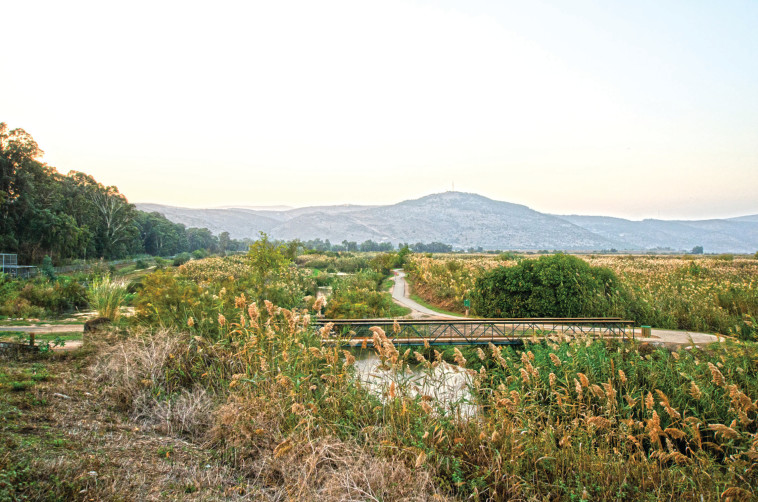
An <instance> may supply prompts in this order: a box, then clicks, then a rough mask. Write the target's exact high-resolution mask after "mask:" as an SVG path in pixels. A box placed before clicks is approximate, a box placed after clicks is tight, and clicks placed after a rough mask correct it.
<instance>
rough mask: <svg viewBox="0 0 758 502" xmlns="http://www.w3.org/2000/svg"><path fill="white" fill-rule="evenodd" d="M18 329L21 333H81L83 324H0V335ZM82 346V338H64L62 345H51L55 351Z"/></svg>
mask: <svg viewBox="0 0 758 502" xmlns="http://www.w3.org/2000/svg"><path fill="white" fill-rule="evenodd" d="M4 331H5V332H8V331H16V332H18V331H20V332H22V333H34V334H38V333H61V334H63V333H83V332H84V324H35V325H34V326H0V337H2V336H3V335H2V334H3V332H4ZM81 346H82V340H66V341H65V342H64V344H63V345H62V346H58V347H53V350H55V351H69V350H76V349H78V348H79V347H81Z"/></svg>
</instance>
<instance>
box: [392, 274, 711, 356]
mask: <svg viewBox="0 0 758 502" xmlns="http://www.w3.org/2000/svg"><path fill="white" fill-rule="evenodd" d="M393 272H394V276H393V278H392V279H393V280H394V281H395V285H394V287H393V288H392V299H393V300H394V301H395V303H397V304H399V305H402V306H403V307H408V308H409V309H411V317H412V318H413V319H425V318H431V317H434V318H438V319H466V318H465V317H457V316H451V315H447V314H440V313H439V312H435V311H433V310H431V309H428V308H426V307H424V306H423V305H420V304H419V303H417V302H414V301H413V300H411V299H410V298H409V295H410V288H409V287H408V286H407V284H408V283H407V282H406V281H405V272H404V271H403V270H402V269H396V270H393ZM641 334H642V330H641V329H640V328H634V335H635V339H636V340H637V341H638V342H643V343H649V344H651V345H690V344H692V343H694V344H696V345H706V344H709V343H714V342H720V341H722V340H724V338H725V337H723V336H721V337H719V336H717V335H712V334H710V333H698V332H696V331H678V330H673V329H658V328H653V329H652V331H651V335H652V336H650V337H646V338H642V337H641V336H640V335H641Z"/></svg>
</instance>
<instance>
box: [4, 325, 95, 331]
mask: <svg viewBox="0 0 758 502" xmlns="http://www.w3.org/2000/svg"><path fill="white" fill-rule="evenodd" d="M2 331H21V332H22V333H83V332H84V324H35V325H33V326H0V332H2Z"/></svg>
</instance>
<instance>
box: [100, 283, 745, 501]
mask: <svg viewBox="0 0 758 502" xmlns="http://www.w3.org/2000/svg"><path fill="white" fill-rule="evenodd" d="M224 312H225V314H217V315H216V324H217V328H218V329H217V330H213V331H212V335H211V336H209V337H205V336H204V335H202V332H198V331H196V332H195V333H194V334H193V335H189V334H186V335H182V334H177V333H175V332H173V331H162V332H159V333H157V334H153V335H150V334H149V333H145V334H143V335H142V336H140V337H136V336H135V337H134V338H133V339H131V340H128V341H127V342H126V343H125V344H121V345H115V346H113V347H111V348H110V349H109V350H108V352H107V353H106V354H104V356H103V357H102V358H101V362H100V363H99V365H98V366H97V367H96V370H95V374H96V375H97V376H98V378H99V379H100V380H101V381H102V382H103V383H105V384H106V385H107V386H108V387H109V388H110V389H111V393H112V396H113V397H114V398H115V399H117V400H118V401H119V402H121V403H122V406H123V408H124V409H125V410H127V411H128V412H129V413H130V414H131V416H132V418H133V419H134V420H138V421H141V422H142V423H145V424H153V426H156V427H164V428H165V430H167V431H170V432H173V433H177V434H182V435H185V436H187V437H190V438H194V440H196V441H207V442H208V444H211V445H214V448H216V449H218V450H219V451H221V452H222V455H223V456H224V458H225V459H226V462H228V463H229V464H230V465H233V466H235V468H239V469H242V470H244V471H246V472H250V475H251V476H253V477H255V478H256V479H258V480H260V481H261V482H262V483H264V484H265V485H266V486H268V487H269V488H270V489H271V490H272V493H274V492H275V493H279V494H280V495H281V496H284V494H285V493H286V495H287V496H290V497H293V498H294V497H299V498H305V499H309V498H310V499H314V498H337V499H339V498H359V499H366V498H376V499H383V500H407V499H409V498H410V499H413V498H415V499H426V498H430V497H431V496H432V495H433V494H435V493H436V494H438V495H439V496H443V495H445V496H453V497H456V498H469V497H473V498H477V497H478V498H479V499H480V500H486V499H491V500H509V499H514V498H516V499H533V498H536V499H544V498H549V499H556V500H572V499H580V498H595V499H616V498H622V499H636V500H658V499H661V498H669V499H677V500H681V499H684V500H687V499H693V500H695V499H699V498H700V496H701V495H702V496H703V498H704V499H705V500H718V499H720V498H722V496H723V497H732V499H733V500H741V499H745V500H747V499H749V498H750V497H754V496H755V493H754V488H753V487H754V486H758V435H757V431H756V421H757V420H758V404H757V403H756V399H757V398H758V377H756V374H758V347H756V345H754V344H736V343H734V344H733V343H727V344H721V345H717V346H713V347H708V348H705V349H700V348H696V347H693V348H689V349H688V350H682V351H678V352H673V353H670V352H668V351H666V350H652V349H646V348H645V347H640V348H638V347H633V346H627V345H620V344H617V343H616V342H613V341H610V342H607V341H592V340H589V339H586V340H571V341H569V340H560V339H554V340H550V341H546V342H545V343H536V344H531V345H529V346H528V347H526V348H525V349H524V350H511V349H501V348H498V347H494V346H492V347H489V348H480V349H479V350H472V351H454V358H455V360H456V365H455V366H456V367H457V368H458V371H460V372H461V373H463V374H465V375H467V376H466V378H467V379H468V381H470V382H471V384H470V386H471V394H470V395H471V396H472V397H471V398H470V399H469V400H468V402H466V401H465V400H464V401H461V400H458V401H456V402H455V403H452V404H451V403H446V402H444V401H441V400H439V399H437V397H435V396H434V395H432V393H430V392H427V391H426V390H425V389H424V388H423V386H422V385H419V383H418V380H415V379H404V378H397V379H389V380H387V383H386V385H384V386H380V387H376V386H369V385H366V384H365V383H363V382H362V381H361V380H359V379H357V378H356V377H355V370H354V362H355V360H354V356H353V354H352V353H351V352H350V351H344V350H342V349H341V348H340V347H339V343H334V342H339V340H336V339H335V338H334V337H335V335H334V333H332V332H331V327H330V326H328V325H327V326H324V327H323V328H322V330H321V331H320V332H315V331H314V330H313V329H312V327H311V326H310V324H309V316H308V314H307V313H305V312H303V311H296V310H287V309H281V308H278V307H276V306H274V305H273V304H271V303H269V302H265V304H264V306H263V308H259V306H258V304H256V303H254V302H253V303H250V302H248V300H247V299H246V298H245V297H244V295H240V296H238V297H237V298H236V299H235V306H234V310H233V312H230V310H229V309H226V310H225V311H224ZM206 315H207V316H208V317H211V316H212V314H211V313H210V312H209V313H207V314H206ZM373 331H374V335H373V336H374V340H373V343H374V346H375V347H376V351H377V357H378V361H379V365H380V370H379V371H388V372H393V371H394V372H398V373H401V372H404V371H406V370H408V369H412V370H413V371H416V372H421V373H424V372H428V373H430V374H431V373H433V372H434V371H435V370H437V369H438V368H439V365H441V364H443V361H442V355H441V354H439V353H437V352H435V351H434V349H433V348H432V347H429V348H427V349H424V350H420V351H418V352H417V353H414V352H413V351H412V350H405V351H403V352H401V351H399V350H397V348H395V347H394V346H393V345H392V343H391V342H390V341H389V339H388V338H387V337H386V336H385V335H384V333H383V332H382V331H381V330H380V329H379V328H374V330H373ZM324 339H327V340H328V342H329V343H324V341H323V340H324ZM463 406H467V407H469V408H471V409H473V413H472V412H469V411H467V412H462V411H461V409H460V407H463ZM353 466H361V467H360V469H357V468H354V467H353ZM379 473H383V474H381V476H380V475H379ZM386 479H391V480H392V481H391V483H389V484H388V483H387V482H386Z"/></svg>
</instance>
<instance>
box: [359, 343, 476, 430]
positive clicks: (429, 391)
mask: <svg viewBox="0 0 758 502" xmlns="http://www.w3.org/2000/svg"><path fill="white" fill-rule="evenodd" d="M350 352H351V353H352V354H353V355H354V356H355V365H354V366H355V374H356V377H357V378H358V379H359V380H360V381H361V383H362V384H363V385H364V386H365V387H366V388H367V389H368V390H369V391H370V392H372V393H374V394H375V395H377V396H379V397H380V398H381V399H382V400H386V399H387V392H388V390H389V389H390V387H391V385H392V384H393V383H394V384H395V387H396V389H404V390H406V391H407V395H408V396H409V397H415V396H417V395H421V396H429V397H431V398H432V399H433V401H432V402H431V403H430V404H435V403H437V404H438V405H441V406H442V408H444V410H445V413H450V414H453V415H455V414H460V416H461V417H470V416H473V415H474V414H476V409H477V407H476V405H475V404H473V397H472V395H471V391H470V390H469V385H470V384H471V375H469V374H468V373H467V372H466V371H465V370H463V369H461V368H459V367H458V366H455V365H452V364H448V363H446V362H441V363H439V364H438V365H437V367H436V368H425V367H424V366H423V365H421V364H413V365H406V366H405V371H396V370H394V369H383V368H382V367H381V364H382V361H381V359H380V358H379V356H378V355H377V354H376V352H374V351H373V350H371V349H352V350H351V351H350ZM397 392H398V394H399V393H400V390H398V391H397Z"/></svg>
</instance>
